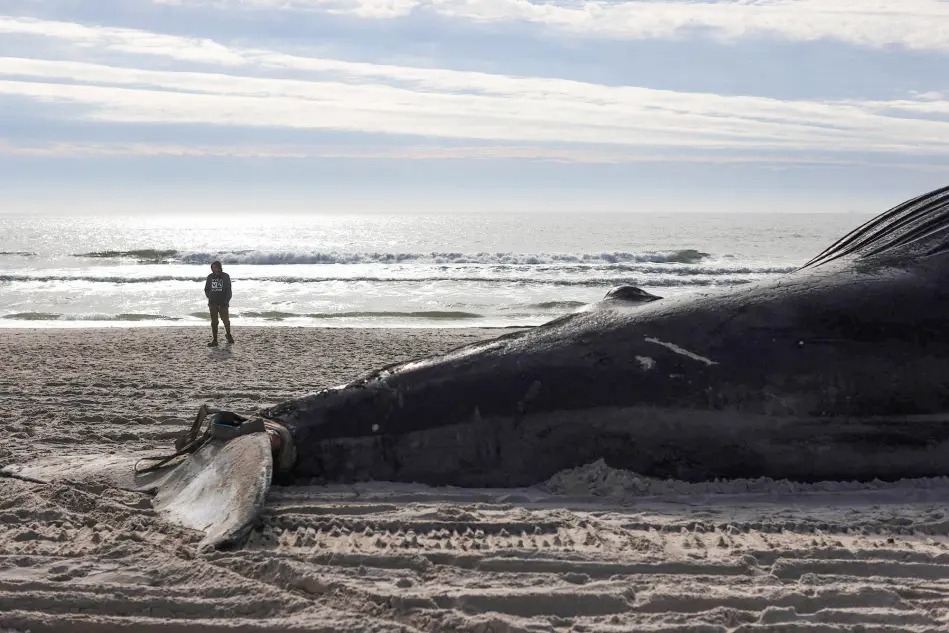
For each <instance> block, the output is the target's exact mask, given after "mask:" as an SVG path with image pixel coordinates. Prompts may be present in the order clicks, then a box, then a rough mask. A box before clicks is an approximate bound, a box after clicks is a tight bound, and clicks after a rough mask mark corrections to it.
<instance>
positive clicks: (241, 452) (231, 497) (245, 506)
mask: <svg viewBox="0 0 949 633" xmlns="http://www.w3.org/2000/svg"><path fill="white" fill-rule="evenodd" d="M148 455H152V453H147V454H145V453H132V454H125V455H114V454H99V455H71V456H62V457H52V458H49V459H42V460H37V461H34V462H30V463H27V464H15V465H11V466H6V467H4V468H3V469H2V470H0V473H2V474H4V475H8V476H11V477H16V478H18V479H25V480H28V481H36V482H41V483H52V482H88V483H103V484H106V485H109V486H112V487H114V488H121V489H123V490H132V491H135V492H147V493H152V494H154V501H153V504H152V505H153V506H154V508H155V510H156V512H158V514H159V516H161V517H162V518H163V519H164V520H166V521H168V522H169V523H173V524H175V525H180V526H182V527H186V528H191V529H194V530H198V531H200V532H203V533H204V538H203V539H202V541H201V545H202V546H211V547H221V546H226V545H231V544H235V543H238V542H240V541H241V540H242V539H243V537H244V536H246V534H247V532H248V531H249V530H250V529H251V527H252V526H253V523H254V521H255V520H256V519H257V516H258V515H259V514H260V511H261V509H262V508H263V505H264V501H265V499H266V496H267V491H268V490H269V489H270V481H271V475H272V472H273V459H272V457H271V452H270V440H269V438H268V436H267V434H266V433H253V434H251V435H244V436H240V437H237V438H235V439H232V440H230V441H227V442H224V441H221V440H211V441H210V442H208V443H207V444H205V445H204V446H203V447H201V448H200V449H199V450H197V451H196V452H194V453H192V454H191V455H189V456H188V457H187V458H186V459H185V460H184V461H182V462H181V463H180V464H178V465H177V466H173V467H169V468H166V469H162V470H159V471H156V472H150V473H144V474H136V473H135V464H136V463H137V462H138V461H139V460H140V459H142V457H145V456H148Z"/></svg>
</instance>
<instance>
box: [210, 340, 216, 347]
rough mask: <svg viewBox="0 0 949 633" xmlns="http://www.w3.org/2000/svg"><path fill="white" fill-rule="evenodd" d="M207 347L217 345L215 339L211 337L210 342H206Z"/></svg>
mask: <svg viewBox="0 0 949 633" xmlns="http://www.w3.org/2000/svg"><path fill="white" fill-rule="evenodd" d="M208 347H217V339H212V340H211V342H210V343H208Z"/></svg>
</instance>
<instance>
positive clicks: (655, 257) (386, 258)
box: [74, 248, 710, 266]
mask: <svg viewBox="0 0 949 633" xmlns="http://www.w3.org/2000/svg"><path fill="white" fill-rule="evenodd" d="M74 256H75V257H91V258H100V259H133V260H136V261H138V262H141V263H147V264H154V263H170V262H177V263H182V264H201V265H206V264H209V263H210V262H212V261H214V260H219V261H221V262H222V263H223V264H248V265H255V266H266V265H286V264H400V263H420V264H425V263H428V264H505V265H520V266H537V265H545V264H548V265H549V264H571V263H572V264H624V263H653V264H696V263H698V262H700V261H702V260H704V259H706V258H707V257H709V256H710V255H709V254H708V253H703V252H701V251H698V250H696V249H693V248H686V249H679V250H672V251H656V252H645V253H629V252H619V251H614V252H603V253H579V254H571V253H537V254H530V253H458V252H434V253H337V252H326V253H323V252H293V251H250V250H238V251H229V252H223V253H214V252H210V251H206V252H198V251H177V250H165V249H139V250H128V251H93V252H90V253H77V254H75V255H74Z"/></svg>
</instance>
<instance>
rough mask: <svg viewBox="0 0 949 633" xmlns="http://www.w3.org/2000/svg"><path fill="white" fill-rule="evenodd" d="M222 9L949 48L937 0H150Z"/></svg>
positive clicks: (947, 15)
mask: <svg viewBox="0 0 949 633" xmlns="http://www.w3.org/2000/svg"><path fill="white" fill-rule="evenodd" d="M153 2H154V3H155V4H164V5H176V6H212V7H219V8H222V9H226V10H248V9H254V10H268V11H320V12H327V13H333V14H341V15H352V16H356V17H359V18H366V19H376V20H382V19H394V18H404V17H406V16H410V15H412V14H418V13H432V14H436V15H439V16H443V17H447V18H452V19H458V20H468V21H472V22H481V23H492V22H524V23H532V24H538V25H541V26H543V27H546V28H549V29H553V30H557V31H562V32H566V33H570V34H575V35H581V36H587V37H608V38H620V39H652V38H679V37H688V36H690V35H694V34H696V33H702V34H708V35H711V36H713V37H717V38H722V39H726V40H734V39H738V38H744V37H759V38H774V37H777V38H783V39H786V40H789V41H797V42H810V41H815V40H822V39H827V40H837V41H841V42H845V43H847V44H852V45H857V46H871V47H883V46H902V47H905V48H908V49H914V50H934V51H949V34H947V28H946V24H947V23H949V3H947V2H945V1H943V0H901V1H900V2H887V1H883V0H717V1H706V2H681V1H637V2H615V1H591V2H569V1H563V2H530V1H529V0H153Z"/></svg>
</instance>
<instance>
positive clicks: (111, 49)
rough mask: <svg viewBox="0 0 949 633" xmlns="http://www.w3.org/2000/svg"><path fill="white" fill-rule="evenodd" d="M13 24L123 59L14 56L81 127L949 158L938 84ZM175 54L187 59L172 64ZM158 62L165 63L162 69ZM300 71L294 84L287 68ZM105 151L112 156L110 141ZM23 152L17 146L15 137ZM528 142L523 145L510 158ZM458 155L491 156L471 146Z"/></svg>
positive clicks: (21, 77)
mask: <svg viewBox="0 0 949 633" xmlns="http://www.w3.org/2000/svg"><path fill="white" fill-rule="evenodd" d="M0 34H8V35H17V36H21V37H27V38H28V39H30V41H34V42H35V41H39V42H41V43H42V42H45V43H48V42H50V41H54V42H56V43H58V44H60V45H66V46H67V47H69V48H74V49H75V50H79V51H81V50H87V51H88V50H91V51H94V52H96V53H97V54H99V55H106V56H108V58H109V60H108V61H109V63H97V62H87V61H82V62H80V61H69V60H60V59H35V58H34V59H31V58H29V57H3V58H0V97H2V96H6V97H9V98H19V99H27V100H32V101H35V102H37V103H38V104H56V105H59V106H66V107H67V110H66V111H67V112H68V113H69V114H68V117H69V118H71V119H73V120H75V121H89V122H97V123H116V124H141V125H162V124H175V125H182V124H190V125H194V126H231V127H237V128H257V129H260V128H283V129H291V130H308V131H344V132H353V133H363V134H367V135H401V136H408V137H425V138H431V139H442V140H447V141H452V142H456V143H462V144H463V143H486V142H487V143H499V142H500V143H509V144H517V145H520V146H523V145H524V144H525V143H526V144H536V146H535V147H534V148H533V149H531V150H530V151H527V152H526V155H530V156H532V157H533V158H543V157H545V153H546V157H547V158H548V159H550V160H556V161H565V160H571V156H573V159H574V160H576V161H577V162H591V161H593V162H596V161H602V162H614V161H617V160H622V159H621V157H622V156H624V155H625V156H628V157H629V160H631V161H635V160H637V156H641V155H642V152H643V151H645V150H649V151H651V152H653V153H655V151H658V150H664V151H672V152H676V153H677V154H678V155H679V156H682V154H683V153H684V152H688V151H695V152H709V151H712V150H722V151H725V152H729V153H728V154H727V155H724V156H722V157H721V160H722V161H735V160H741V157H737V158H736V156H735V155H734V152H746V153H747V157H746V159H747V160H749V161H751V160H761V159H762V158H766V157H767V156H768V155H770V156H772V159H773V160H774V161H775V162H815V163H820V162H831V163H834V162H841V161H845V160H846V158H845V156H844V154H847V153H853V154H856V153H860V154H866V153H870V154H873V153H876V154H880V155H892V154H903V155H915V156H920V157H940V156H945V155H946V154H949V102H947V101H946V100H945V98H944V96H943V95H941V94H939V93H936V92H933V93H929V94H922V95H918V96H916V97H915V98H912V99H899V100H891V101H884V100H873V101H868V100H864V101H858V100H849V101H826V102H822V101H814V100H778V99H769V98H762V97H753V96H732V95H718V94H711V93H700V92H676V91H668V90H656V89H650V88H642V87H630V86H608V85H601V84H594V83H589V82H580V81H571V80H566V79H554V78H545V77H516V76H510V75H504V74H498V73H483V72H470V71H457V70H446V69H438V68H413V67H405V66H395V65H383V64H370V63H361V62H349V61H342V60H336V59H325V58H318V57H308V56H304V55H290V54H286V53H282V52H279V51H274V50H270V49H263V48H250V47H239V46H231V45H228V44H225V43H220V42H215V41H212V40H209V39H195V38H185V37H179V36H174V35H167V34H160V33H150V32H146V31H140V30H135V29H125V28H110V27H100V26H87V25H80V24H74V23H66V22H56V21H46V20H36V19H24V18H0ZM168 62H173V63H175V64H178V67H176V68H175V69H172V70H168V69H167V63H168ZM156 64H159V65H161V68H162V69H156V68H154V67H149V66H155V65H156ZM179 68H181V69H179ZM191 68H201V69H202V70H201V71H196V70H187V69H191ZM288 72H289V73H292V75H293V76H292V78H286V77H284V76H282V75H283V74H285V73H288ZM275 74H278V75H281V76H274V75H275ZM61 111H62V110H61V109H60V112H61ZM60 116H63V115H60ZM186 141H187V139H180V141H179V142H178V143H171V144H168V145H166V146H167V147H177V146H184V145H186V144H187V142H186ZM412 145H413V146H414V145H417V144H414V143H413V144H412ZM24 147H25V148H26V149H23V150H22V151H24V152H25V151H27V150H29V147H33V149H32V150H29V151H40V150H37V149H36V147H35V146H29V144H27V145H26V146H24ZM69 147H77V148H78V147H80V146H77V145H70V144H69V143H68V142H67V143H65V144H61V145H58V146H56V148H57V149H56V151H63V149H64V148H69ZM96 147H98V148H99V149H97V150H96V151H104V150H102V145H101V144H99V145H96ZM144 147H145V146H144V145H140V144H134V143H132V144H126V145H123V146H121V148H120V149H117V150H116V151H119V152H129V151H134V150H135V149H136V148H137V149H138V150H139V151H141V152H142V153H144V154H146V155H147V151H148V150H146V149H145V148H144ZM130 148H131V149H130ZM591 148H592V149H591ZM12 151H13V150H12V149H11V147H10V145H9V144H8V145H6V146H3V147H0V152H5V153H11V152H12ZM77 151H78V150H77ZM195 151H197V152H198V153H199V154H201V155H211V154H213V152H210V151H209V150H195ZM233 151H235V152H238V153H239V155H245V153H246V152H248V151H250V150H249V149H248V148H246V147H239V148H235V149H234V150H233ZM300 152H303V154H306V155H313V154H314V153H316V154H319V152H312V151H310V152H309V153H308V151H307V150H301V149H300V148H298V147H297V148H292V149H288V150H287V152H286V153H288V154H289V155H294V156H295V155H299V154H300ZM524 152H525V150H524V148H523V147H521V148H520V149H518V150H516V151H515V150H512V151H511V152H509V153H508V156H518V155H520V156H524V155H525V153H524ZM159 153H166V152H164V151H161V152H159ZM357 153H358V152H357ZM278 154H279V152H277V153H276V154H275V150H274V149H273V148H272V147H268V148H262V149H261V150H260V155H261V156H274V155H278ZM364 154H366V155H373V152H372V151H368V152H365V153H364ZM781 154H784V155H783V156H781ZM391 155H393V156H401V157H412V156H426V157H430V156H431V155H432V154H431V153H429V152H415V151H404V152H395V153H392V154H391ZM455 155H458V156H461V155H467V156H472V157H484V156H490V155H491V154H490V152H485V151H484V150H483V149H467V150H456V154H455ZM597 157H599V158H597ZM657 159H658V160H665V159H667V157H665V156H658V157H657ZM713 160H714V158H713Z"/></svg>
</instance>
